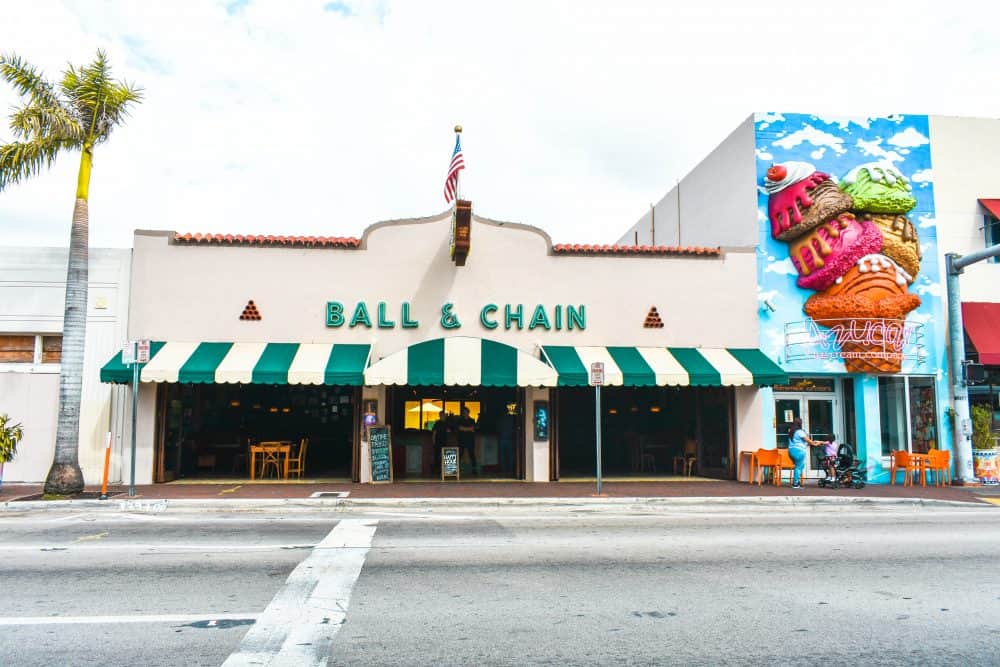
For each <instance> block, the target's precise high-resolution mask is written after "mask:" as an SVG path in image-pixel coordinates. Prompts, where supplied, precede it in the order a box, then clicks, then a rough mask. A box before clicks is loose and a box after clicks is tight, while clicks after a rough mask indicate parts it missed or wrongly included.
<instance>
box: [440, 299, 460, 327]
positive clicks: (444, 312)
mask: <svg viewBox="0 0 1000 667" xmlns="http://www.w3.org/2000/svg"><path fill="white" fill-rule="evenodd" d="M454 307H455V304H453V303H446V304H444V305H443V306H441V326H442V327H443V328H445V329H457V328H459V327H460V326H462V323H461V322H459V321H458V315H456V314H455V313H453V312H451V309H452V308H454Z"/></svg>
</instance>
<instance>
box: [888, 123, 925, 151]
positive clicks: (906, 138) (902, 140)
mask: <svg viewBox="0 0 1000 667" xmlns="http://www.w3.org/2000/svg"><path fill="white" fill-rule="evenodd" d="M930 142H931V140H930V139H928V138H927V137H925V136H924V135H922V134H921V133H920V132H917V131H916V130H915V129H913V128H912V127H908V128H906V129H905V130H903V131H902V132H899V133H897V134H894V135H892V136H891V137H889V139H888V140H886V143H888V144H891V145H893V146H897V147H899V148H916V147H917V146H924V145H926V144H929V143H930Z"/></svg>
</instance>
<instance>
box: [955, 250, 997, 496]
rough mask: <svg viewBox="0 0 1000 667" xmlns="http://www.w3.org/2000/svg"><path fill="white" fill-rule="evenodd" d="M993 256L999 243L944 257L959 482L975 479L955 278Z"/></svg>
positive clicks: (956, 474) (960, 306)
mask: <svg viewBox="0 0 1000 667" xmlns="http://www.w3.org/2000/svg"><path fill="white" fill-rule="evenodd" d="M997 256H1000V244H997V245H993V246H990V247H989V248H986V249H984V250H978V251H976V252H970V253H969V254H968V255H959V254H957V253H954V252H950V253H948V254H946V255H945V256H944V260H945V270H946V272H947V278H946V287H947V291H948V347H949V351H950V355H951V385H952V395H953V396H954V408H953V409H954V413H955V424H954V429H953V431H954V436H953V437H954V445H953V450H954V452H955V483H956V484H959V485H961V484H970V483H973V482H975V481H976V478H975V477H974V476H973V473H972V421H971V420H970V418H969V390H968V385H967V383H966V381H965V330H964V327H963V325H962V296H961V290H960V288H959V281H958V277H959V276H960V275H962V270H963V269H964V268H965V267H967V266H969V265H970V264H975V263H976V262H981V261H983V260H984V259H988V258H990V257H997Z"/></svg>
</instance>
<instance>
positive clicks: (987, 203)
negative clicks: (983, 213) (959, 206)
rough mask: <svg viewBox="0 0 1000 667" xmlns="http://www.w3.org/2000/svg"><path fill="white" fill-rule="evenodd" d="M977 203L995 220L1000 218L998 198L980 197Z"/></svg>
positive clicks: (999, 201)
mask: <svg viewBox="0 0 1000 667" xmlns="http://www.w3.org/2000/svg"><path fill="white" fill-rule="evenodd" d="M979 204H980V205H981V206H982V207H983V208H985V209H986V210H987V211H989V212H990V215H992V216H993V217H994V218H996V219H997V220H1000V199H980V200H979Z"/></svg>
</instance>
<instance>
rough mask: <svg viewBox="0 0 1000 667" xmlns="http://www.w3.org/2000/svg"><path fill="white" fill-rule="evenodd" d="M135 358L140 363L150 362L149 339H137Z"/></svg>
mask: <svg viewBox="0 0 1000 667" xmlns="http://www.w3.org/2000/svg"><path fill="white" fill-rule="evenodd" d="M135 345H136V351H135V360H136V362H138V363H140V364H145V363H149V341H148V340H137V341H136V342H135Z"/></svg>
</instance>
